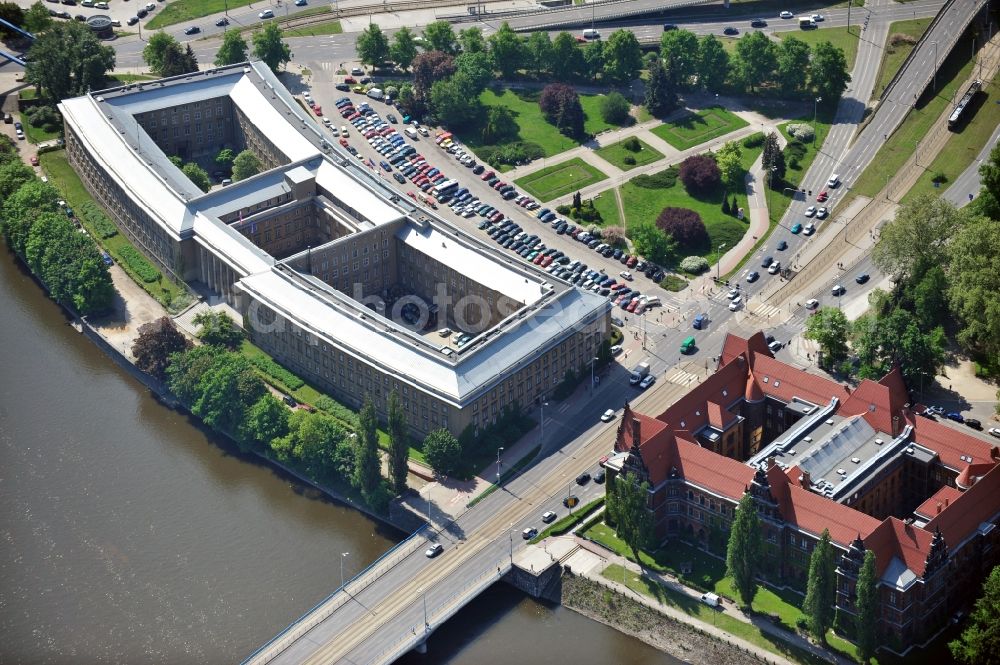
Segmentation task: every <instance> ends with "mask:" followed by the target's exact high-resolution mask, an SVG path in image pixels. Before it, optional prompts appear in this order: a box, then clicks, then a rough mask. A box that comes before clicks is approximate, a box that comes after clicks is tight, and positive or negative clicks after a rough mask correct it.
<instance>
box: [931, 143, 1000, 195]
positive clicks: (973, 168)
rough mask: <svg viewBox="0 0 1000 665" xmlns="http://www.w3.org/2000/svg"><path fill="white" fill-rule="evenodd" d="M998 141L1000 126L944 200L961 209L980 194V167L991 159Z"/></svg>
mask: <svg viewBox="0 0 1000 665" xmlns="http://www.w3.org/2000/svg"><path fill="white" fill-rule="evenodd" d="M998 140H1000V126H998V127H997V128H996V129H994V130H993V135H992V136H990V139H989V140H988V141H987V142H986V145H984V146H983V149H982V150H980V151H979V154H978V155H977V156H976V158H975V159H974V160H973V161H972V163H971V164H969V166H968V168H966V169H965V170H964V171H962V174H961V175H959V176H958V177H957V178H955V181H954V182H953V183H952V184H951V186H950V187H949V188H948V189H947V190H945V193H944V194H942V198H944V199H945V200H948V201H951V202H952V203H954V204H955V205H956V206H958V207H959V208H961V207H962V206H964V205H966V204H967V203H969V201H971V200H972V199H973V198H974V197H975V196H976V195H978V194H979V189H980V181H979V167H980V166H981V165H982V164H983V162H985V161H987V160H988V159H989V157H990V151H991V150H993V148H994V147H996V145H997V141H998Z"/></svg>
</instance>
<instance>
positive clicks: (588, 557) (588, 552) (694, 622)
mask: <svg viewBox="0 0 1000 665" xmlns="http://www.w3.org/2000/svg"><path fill="white" fill-rule="evenodd" d="M558 538H560V539H566V538H572V539H573V540H574V541H575V544H576V545H577V546H578V547H579V548H580V549H579V550H577V551H575V552H573V554H572V555H571V556H569V557H568V558H567V560H566V562H565V563H566V564H567V565H568V566H569V567H570V568H571V569H572V570H573V572H574V573H576V574H578V575H580V576H581V577H585V578H587V579H589V580H592V581H594V582H596V583H598V584H601V585H602V586H605V587H608V588H609V589H613V590H614V591H616V592H617V593H620V594H622V595H625V596H627V597H629V598H630V599H632V600H634V601H636V602H638V603H642V604H643V605H646V606H647V607H650V608H653V609H655V610H657V611H658V612H660V613H661V614H664V615H666V616H669V617H671V618H673V619H676V620H677V621H679V622H682V623H686V624H688V625H690V626H694V627H696V628H698V629H699V630H701V631H703V632H705V633H707V634H709V635H712V636H713V637H716V638H717V639H720V640H723V641H726V642H730V643H733V644H736V645H737V646H739V647H740V648H742V649H744V650H745V651H749V652H751V653H754V654H756V655H757V656H758V657H759V658H761V659H762V660H765V661H766V662H777V663H789V664H791V663H792V662H793V661H790V660H788V659H787V658H784V657H783V656H781V655H779V654H776V653H774V652H771V651H768V650H766V649H762V648H761V647H759V646H757V645H755V644H752V643H750V642H747V641H746V640H743V639H741V638H739V637H736V636H735V635H732V634H731V633H729V632H727V631H725V630H723V629H721V628H718V627H717V626H715V625H713V624H709V623H706V622H705V621H702V620H701V619H699V618H697V617H693V616H691V615H689V614H687V613H686V612H684V611H683V610H681V609H679V608H677V607H674V606H672V605H667V604H664V603H661V602H659V601H658V600H656V599H654V598H651V597H649V596H646V595H644V594H641V593H638V592H636V591H633V590H632V589H630V588H629V587H628V586H626V585H625V584H623V583H622V582H617V581H615V580H612V579H609V578H607V577H605V576H604V575H603V573H604V571H605V570H606V569H607V568H608V566H610V565H613V564H617V565H619V566H622V567H623V568H624V569H625V570H627V571H628V572H629V573H630V574H632V575H636V576H642V577H645V578H646V579H650V580H653V581H654V582H657V583H658V584H661V585H663V586H665V587H667V588H669V589H671V590H673V591H676V592H678V593H682V594H684V595H686V596H688V597H689V598H691V599H692V600H695V601H700V600H701V592H700V591H698V590H696V589H692V588H690V587H688V586H685V585H684V584H682V583H681V582H680V581H679V580H677V578H675V577H673V576H672V575H664V574H660V573H656V572H652V571H649V570H645V569H643V568H642V567H640V566H639V565H638V564H637V563H635V562H633V561H631V560H629V559H626V558H625V557H622V556H619V555H617V554H615V553H613V552H610V551H609V550H607V549H605V548H603V547H601V546H600V545H598V544H597V543H594V542H592V541H590V540H587V539H585V538H581V537H579V536H575V535H574V536H559V537H558ZM722 601H723V602H722V606H721V610H720V611H721V612H722V613H723V614H726V615H727V616H729V617H732V618H733V619H736V620H737V621H742V622H743V623H749V624H752V625H754V626H756V627H757V628H758V629H760V631H761V632H762V633H765V634H767V635H770V636H774V637H775V638H778V639H779V640H781V641H784V642H787V643H789V644H792V645H794V646H796V647H798V648H800V649H803V650H806V651H808V652H810V653H811V654H813V655H814V656H816V657H818V658H821V659H823V660H827V661H831V662H834V663H836V664H837V665H850V664H851V663H853V661H851V660H849V659H847V658H845V657H843V656H840V655H838V654H836V653H833V652H831V651H829V650H827V649H824V648H822V647H820V646H817V645H815V644H813V643H812V642H810V641H809V640H807V639H805V638H804V637H802V636H801V635H799V634H798V633H792V632H789V631H787V630H783V629H781V628H778V627H777V626H775V625H774V624H773V623H772V622H771V621H770V620H768V619H766V618H764V617H762V616H760V615H753V616H747V615H746V614H744V613H743V612H742V611H741V610H739V609H738V608H737V607H736V606H735V605H734V604H733V603H731V602H730V601H728V600H726V599H724V598H723V599H722Z"/></svg>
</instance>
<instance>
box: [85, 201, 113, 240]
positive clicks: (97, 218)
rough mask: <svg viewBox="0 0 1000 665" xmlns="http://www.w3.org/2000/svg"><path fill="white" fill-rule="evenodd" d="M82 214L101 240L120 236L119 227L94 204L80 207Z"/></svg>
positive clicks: (87, 203) (90, 203) (89, 203)
mask: <svg viewBox="0 0 1000 665" xmlns="http://www.w3.org/2000/svg"><path fill="white" fill-rule="evenodd" d="M80 214H81V215H82V216H83V217H84V218H85V219H86V220H87V222H89V223H90V226H91V227H92V228H93V229H94V232H95V233H97V235H99V236H100V237H101V238H104V239H107V238H113V237H115V236H116V235H118V227H117V226H115V225H114V223H113V222H112V221H111V220H110V219H108V218H107V216H105V214H104V213H103V212H101V209H100V208H98V207H97V206H96V205H94V204H93V203H92V202H90V201H87V202H86V203H84V204H83V205H82V206H81V207H80Z"/></svg>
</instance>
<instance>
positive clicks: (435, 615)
mask: <svg viewBox="0 0 1000 665" xmlns="http://www.w3.org/2000/svg"><path fill="white" fill-rule="evenodd" d="M496 568H497V570H496V571H494V570H493V566H492V564H491V565H490V566H489V568H488V569H487V570H486V572H485V573H483V574H482V575H480V576H478V577H477V578H476V579H474V580H472V582H471V583H469V584H467V585H465V586H463V587H462V589H461V590H460V591H456V592H455V593H453V594H452V595H450V596H448V598H446V599H445V600H444V602H442V603H440V604H439V605H437V608H436V610H434V609H432V610H431V611H430V612H429V613H428V615H427V625H426V626H424V627H423V628H422V629H421V630H417V627H416V626H414V627H412V628H411V632H409V633H406V634H404V635H403V636H402V637H401V638H399V639H398V640H396V641H395V642H394V643H393V644H392V645H391V646H389V647H387V648H385V649H383V650H382V651H381V652H380V653H379V654H378V655H376V656H375V657H374V658H372V659H371V661H369V662H370V663H372V664H373V665H383V664H385V665H387V664H388V663H391V662H393V661H394V660H396V659H397V658H399V657H400V656H402V655H403V654H404V653H406V652H407V651H409V650H410V649H413V648H414V647H417V646H419V645H420V644H421V643H423V642H425V641H426V640H427V638H428V636H430V634H431V633H432V632H434V629H435V628H437V627H438V626H440V625H441V624H443V623H444V622H445V621H447V620H448V619H450V618H451V617H452V616H454V615H455V613H456V612H458V610H460V609H462V608H463V607H465V605H467V604H468V603H469V602H470V601H471V600H472V599H473V598H476V597H477V596H479V594H480V593H482V592H483V591H484V590H485V589H486V588H487V587H489V586H491V585H493V584H494V583H496V582H497V581H499V580H500V579H501V578H502V577H503V576H504V574H505V573H507V571H509V570H510V568H511V566H510V560H509V559H507V558H506V557H504V558H502V559H500V561H498V562H497V565H496Z"/></svg>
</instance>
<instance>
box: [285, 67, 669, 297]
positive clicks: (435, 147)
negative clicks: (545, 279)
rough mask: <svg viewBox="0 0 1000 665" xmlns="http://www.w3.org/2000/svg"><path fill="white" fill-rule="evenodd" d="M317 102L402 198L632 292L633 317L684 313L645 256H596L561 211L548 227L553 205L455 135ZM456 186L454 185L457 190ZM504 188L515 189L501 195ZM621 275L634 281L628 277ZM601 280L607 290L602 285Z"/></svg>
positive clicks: (374, 105)
mask: <svg viewBox="0 0 1000 665" xmlns="http://www.w3.org/2000/svg"><path fill="white" fill-rule="evenodd" d="M343 87H347V86H342V88H343ZM317 96H321V97H322V100H320V99H314V98H313V95H312V91H306V92H304V93H303V95H302V99H303V101H304V102H305V103H307V104H313V105H314V107H313V113H314V115H316V117H317V119H318V120H320V122H321V124H323V125H324V126H325V128H326V131H328V132H329V133H330V134H331V135H333V139H332V142H337V143H339V144H340V145H341V146H342V147H343V148H344V149H346V150H348V151H350V152H352V154H354V157H355V158H356V159H358V160H359V161H361V162H363V163H364V164H365V165H366V166H367V167H368V168H369V169H370V170H371V171H372V172H373V173H377V174H378V176H379V177H381V178H382V179H383V180H385V181H386V182H387V183H390V184H391V185H392V186H393V187H395V188H396V189H398V190H399V191H400V193H401V195H403V196H408V197H410V198H411V199H412V200H413V201H415V202H416V203H417V204H418V205H422V206H424V207H427V208H433V209H435V210H436V211H437V213H438V214H439V215H440V216H441V217H444V218H450V221H451V222H452V223H453V224H455V225H457V226H460V227H464V228H465V230H467V231H468V232H469V233H470V234H471V235H477V236H478V237H480V238H481V239H482V240H483V241H484V242H495V243H498V244H500V245H501V246H503V247H504V248H506V249H507V250H508V251H511V252H512V253H516V254H517V255H518V256H519V258H521V259H522V260H525V261H529V260H530V261H531V262H533V263H535V264H536V265H537V266H538V267H539V268H541V269H543V270H546V271H547V272H550V274H553V276H554V277H560V278H562V279H565V280H567V281H570V282H572V283H575V284H577V285H579V286H581V287H583V286H584V285H586V284H587V283H588V282H590V285H589V286H588V288H591V289H593V290H595V291H597V292H600V293H602V294H603V295H605V296H607V297H609V298H610V299H612V300H615V299H621V296H620V294H621V293H623V292H628V291H631V292H632V293H627V294H626V295H625V297H624V300H625V301H626V302H627V301H628V300H636V301H637V302H636V303H635V305H633V311H635V310H641V309H643V308H644V306H645V305H646V304H647V303H651V304H649V307H655V306H665V307H667V308H669V309H674V310H676V309H677V307H678V305H679V300H678V299H677V296H676V295H674V294H672V293H670V292H667V291H665V290H664V289H662V288H660V287H659V286H658V285H657V284H656V283H655V282H653V281H652V280H651V279H649V277H647V275H645V274H644V273H643V272H642V271H641V270H640V268H646V267H648V266H645V265H643V264H644V263H645V262H642V263H640V261H641V258H640V257H634V258H632V259H631V261H629V263H628V264H626V263H625V262H624V261H625V260H627V259H628V255H627V254H624V253H619V257H618V258H616V257H615V255H614V253H612V252H613V250H612V252H607V254H608V256H604V255H601V254H599V253H597V251H595V246H596V248H599V247H600V244H599V243H600V240H599V239H597V240H596V241H595V240H590V243H589V245H588V244H587V243H586V242H583V238H584V237H585V236H583V235H582V234H583V233H585V230H586V225H583V226H581V225H576V224H574V222H573V221H572V220H569V219H565V218H563V217H562V216H560V215H558V214H556V213H555V211H554V210H553V211H550V212H549V214H548V215H545V216H544V219H545V220H546V222H543V221H541V219H539V214H540V213H542V212H543V211H544V210H546V208H547V206H545V205H543V204H540V203H538V202H535V201H534V200H533V199H531V198H530V197H529V196H528V195H526V194H524V193H523V192H521V191H519V190H517V189H516V188H513V186H512V185H511V184H510V183H508V182H505V180H504V175H503V174H502V173H500V172H496V173H494V169H492V168H490V167H489V166H488V165H485V164H479V163H478V161H477V160H476V158H475V155H473V154H471V152H466V151H465V150H464V148H463V147H462V146H461V145H460V144H458V143H456V142H455V139H454V137H451V136H450V134H448V133H446V132H443V131H441V130H439V129H436V128H431V127H420V126H418V125H415V124H414V123H412V122H410V123H407V121H408V120H409V118H407V117H406V116H405V115H404V114H403V113H402V112H401V111H400V110H399V109H397V108H395V107H394V106H391V105H389V104H386V103H384V100H382V99H373V98H370V97H368V96H366V95H364V94H361V93H357V92H352V91H350V90H343V89H341V90H332V91H330V93H329V94H326V93H325V91H324V93H317ZM376 96H377V95H376ZM316 106H318V107H319V112H318V113H317V111H316V108H315V107H316ZM345 127H346V129H347V132H346V135H345V132H344V128H345ZM452 181H454V184H450V183H451V182H452ZM491 182H492V183H493V184H494V185H495V186H491V185H490V183H491ZM504 184H507V185H510V188H508V189H507V190H506V191H498V189H497V188H500V187H501V186H502V185H504ZM456 194H457V195H458V196H457V197H456ZM458 199H461V201H459V200H458ZM491 220H492V221H491ZM515 225H516V226H515ZM518 227H519V228H518ZM501 229H502V230H501ZM532 236H534V237H532ZM574 236H575V237H574ZM622 272H628V273H629V275H628V276H625V277H623V276H622V275H621V273H622ZM655 272H656V270H655V269H653V270H650V271H649V274H650V275H653V274H654V273H655ZM612 280H613V282H612ZM599 281H600V282H603V284H602V285H597V284H596V282H599ZM635 292H640V293H641V296H640V295H636V293H635ZM652 296H655V298H652ZM640 298H641V300H642V301H645V302H640ZM646 298H650V300H649V301H646V300H645V299H646ZM617 312H618V313H619V315H621V314H624V312H621V310H617Z"/></svg>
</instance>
